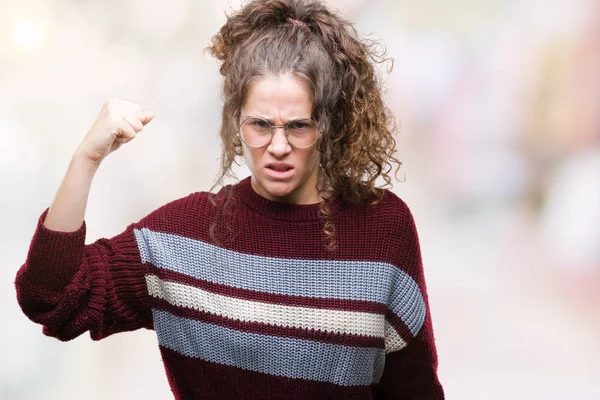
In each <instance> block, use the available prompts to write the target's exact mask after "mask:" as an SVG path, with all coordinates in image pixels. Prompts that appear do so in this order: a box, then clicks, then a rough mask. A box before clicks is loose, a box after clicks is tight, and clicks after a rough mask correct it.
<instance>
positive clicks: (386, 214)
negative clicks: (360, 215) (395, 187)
mask: <svg viewBox="0 0 600 400" xmlns="http://www.w3.org/2000/svg"><path fill="white" fill-rule="evenodd" d="M382 192H383V197H382V198H381V199H380V200H378V201H377V198H376V197H375V196H373V197H372V198H371V200H370V202H369V203H370V206H369V207H367V208H368V212H369V213H372V216H373V217H376V218H378V219H381V220H382V222H383V223H384V224H385V225H386V226H390V227H395V228H396V229H401V230H403V231H412V230H414V225H415V222H414V217H413V213H412V211H411V209H410V207H409V205H408V204H407V203H406V201H405V200H404V199H403V198H402V197H400V196H399V195H398V194H396V193H394V192H392V191H391V190H389V189H382Z"/></svg>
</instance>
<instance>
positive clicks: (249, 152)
mask: <svg viewBox="0 0 600 400" xmlns="http://www.w3.org/2000/svg"><path fill="white" fill-rule="evenodd" d="M243 153H244V154H243V156H244V161H245V162H246V165H247V166H248V167H249V168H251V169H252V170H254V163H255V162H256V161H257V160H258V159H259V158H260V154H257V153H258V150H257V149H250V148H248V147H245V146H244V152H243Z"/></svg>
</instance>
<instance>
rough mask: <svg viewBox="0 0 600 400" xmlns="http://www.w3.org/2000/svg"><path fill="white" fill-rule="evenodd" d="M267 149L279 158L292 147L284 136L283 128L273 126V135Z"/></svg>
mask: <svg viewBox="0 0 600 400" xmlns="http://www.w3.org/2000/svg"><path fill="white" fill-rule="evenodd" d="M267 150H268V151H269V152H270V153H271V154H273V156H275V157H278V158H281V157H283V156H285V155H286V154H288V153H289V152H290V151H292V147H291V146H290V144H289V142H288V140H287V137H286V136H285V128H282V127H277V128H273V137H272V138H271V142H270V143H269V146H268V147H267Z"/></svg>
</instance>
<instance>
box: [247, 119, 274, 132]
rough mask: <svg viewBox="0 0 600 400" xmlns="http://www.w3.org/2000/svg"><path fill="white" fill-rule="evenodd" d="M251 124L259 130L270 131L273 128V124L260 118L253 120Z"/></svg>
mask: <svg viewBox="0 0 600 400" xmlns="http://www.w3.org/2000/svg"><path fill="white" fill-rule="evenodd" d="M250 123H251V124H252V126H253V127H255V128H259V129H270V128H271V124H269V123H268V122H267V121H265V120H262V119H259V118H253V119H252V120H251V121H250Z"/></svg>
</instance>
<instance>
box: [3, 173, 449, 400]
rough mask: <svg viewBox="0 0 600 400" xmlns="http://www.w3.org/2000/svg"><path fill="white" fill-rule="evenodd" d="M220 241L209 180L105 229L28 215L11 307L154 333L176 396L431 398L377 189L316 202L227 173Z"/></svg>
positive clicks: (392, 231)
mask: <svg viewBox="0 0 600 400" xmlns="http://www.w3.org/2000/svg"><path fill="white" fill-rule="evenodd" d="M233 190H234V191H235V195H236V198H237V200H236V202H235V204H234V206H233V208H232V209H231V212H230V213H228V214H226V215H225V216H223V218H222V219H221V223H220V224H219V227H221V228H222V229H221V230H220V232H227V230H226V229H225V228H224V227H226V226H229V228H230V230H229V233H230V235H229V236H227V237H229V238H230V239H229V240H228V239H227V237H226V236H221V237H223V240H222V241H221V244H220V245H217V244H215V242H214V241H213V240H212V239H211V235H210V233H209V231H210V227H211V223H212V222H213V220H214V217H215V216H216V215H217V212H218V210H217V209H216V207H214V206H213V204H212V203H211V202H210V201H209V197H211V196H216V200H217V201H221V200H222V196H223V193H224V191H223V190H221V191H220V192H219V193H217V194H211V193H207V192H195V193H192V194H190V195H188V196H186V197H183V198H180V199H177V200H174V201H172V202H170V203H168V204H166V205H164V206H162V207H160V208H158V209H157V210H155V211H153V212H152V213H150V214H149V215H147V216H146V217H144V218H143V219H141V220H140V221H138V222H137V223H133V224H130V225H129V226H128V227H127V228H126V229H125V230H124V231H123V232H122V233H120V234H118V235H117V236H114V237H112V238H110V239H106V238H102V239H98V240H97V241H95V242H94V243H92V244H87V245H86V244H85V232H86V224H85V222H84V223H83V224H82V226H81V228H80V229H79V230H77V231H75V232H58V231H52V230H50V229H48V228H46V227H45V226H44V225H43V221H44V219H45V216H46V214H47V212H48V210H47V209H46V210H45V211H44V212H43V213H42V215H41V216H40V218H39V221H38V224H37V228H36V231H35V233H34V236H33V239H32V242H31V245H30V248H29V252H28V255H27V259H26V262H25V263H24V264H23V265H22V266H21V268H20V269H19V271H18V273H17V276H16V280H15V285H16V289H17V298H18V301H19V304H20V306H21V308H22V310H23V312H24V313H25V314H26V315H27V316H28V317H29V318H30V319H31V320H32V321H34V322H36V323H39V324H42V325H43V333H44V334H45V335H48V336H52V337H55V338H57V339H59V340H62V341H68V340H71V339H73V338H75V337H77V336H79V335H81V334H82V333H84V332H89V333H90V336H91V338H92V339H93V340H100V339H102V338H105V337H107V336H109V335H111V334H114V333H117V332H122V331H132V330H136V329H139V328H147V329H152V330H154V331H155V332H156V335H157V339H158V345H159V348H160V352H161V354H162V358H163V363H164V366H165V370H166V373H167V378H168V381H169V384H170V386H171V390H172V391H173V394H174V396H175V398H176V399H186V400H188V399H223V400H225V399H227V400H229V399H236V400H240V399H262V400H270V399H288V400H289V399H302V400H306V399H344V400H345V399H380V400H382V399H403V400H404V399H405V400H438V399H443V398H444V394H443V390H442V387H441V385H440V383H439V381H438V378H437V354H436V349H435V344H434V335H433V330H432V323H431V316H430V313H429V305H428V301H427V292H426V285H425V281H424V275H423V268H422V263H421V253H420V248H419V240H418V236H417V231H416V228H415V224H414V220H413V217H412V215H411V212H410V210H409V208H408V207H407V205H406V204H405V203H404V202H403V201H402V200H401V199H400V198H399V197H397V196H396V195H394V194H393V193H392V192H390V191H385V195H384V198H383V200H382V201H381V202H380V203H378V204H376V205H362V206H357V205H346V204H343V203H341V202H334V203H333V205H332V210H333V212H334V224H335V228H336V234H337V249H336V250H334V251H331V250H328V249H327V248H326V246H325V244H326V242H325V241H324V240H323V239H324V233H323V221H322V220H321V219H319V206H318V205H317V204H312V205H297V204H296V205H294V204H284V203H278V202H273V201H270V200H268V199H266V198H264V197H262V196H260V195H258V194H257V193H256V192H255V191H254V190H253V189H252V186H251V185H250V178H246V179H244V180H242V181H240V182H239V183H238V184H236V185H235V186H234V187H233Z"/></svg>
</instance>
